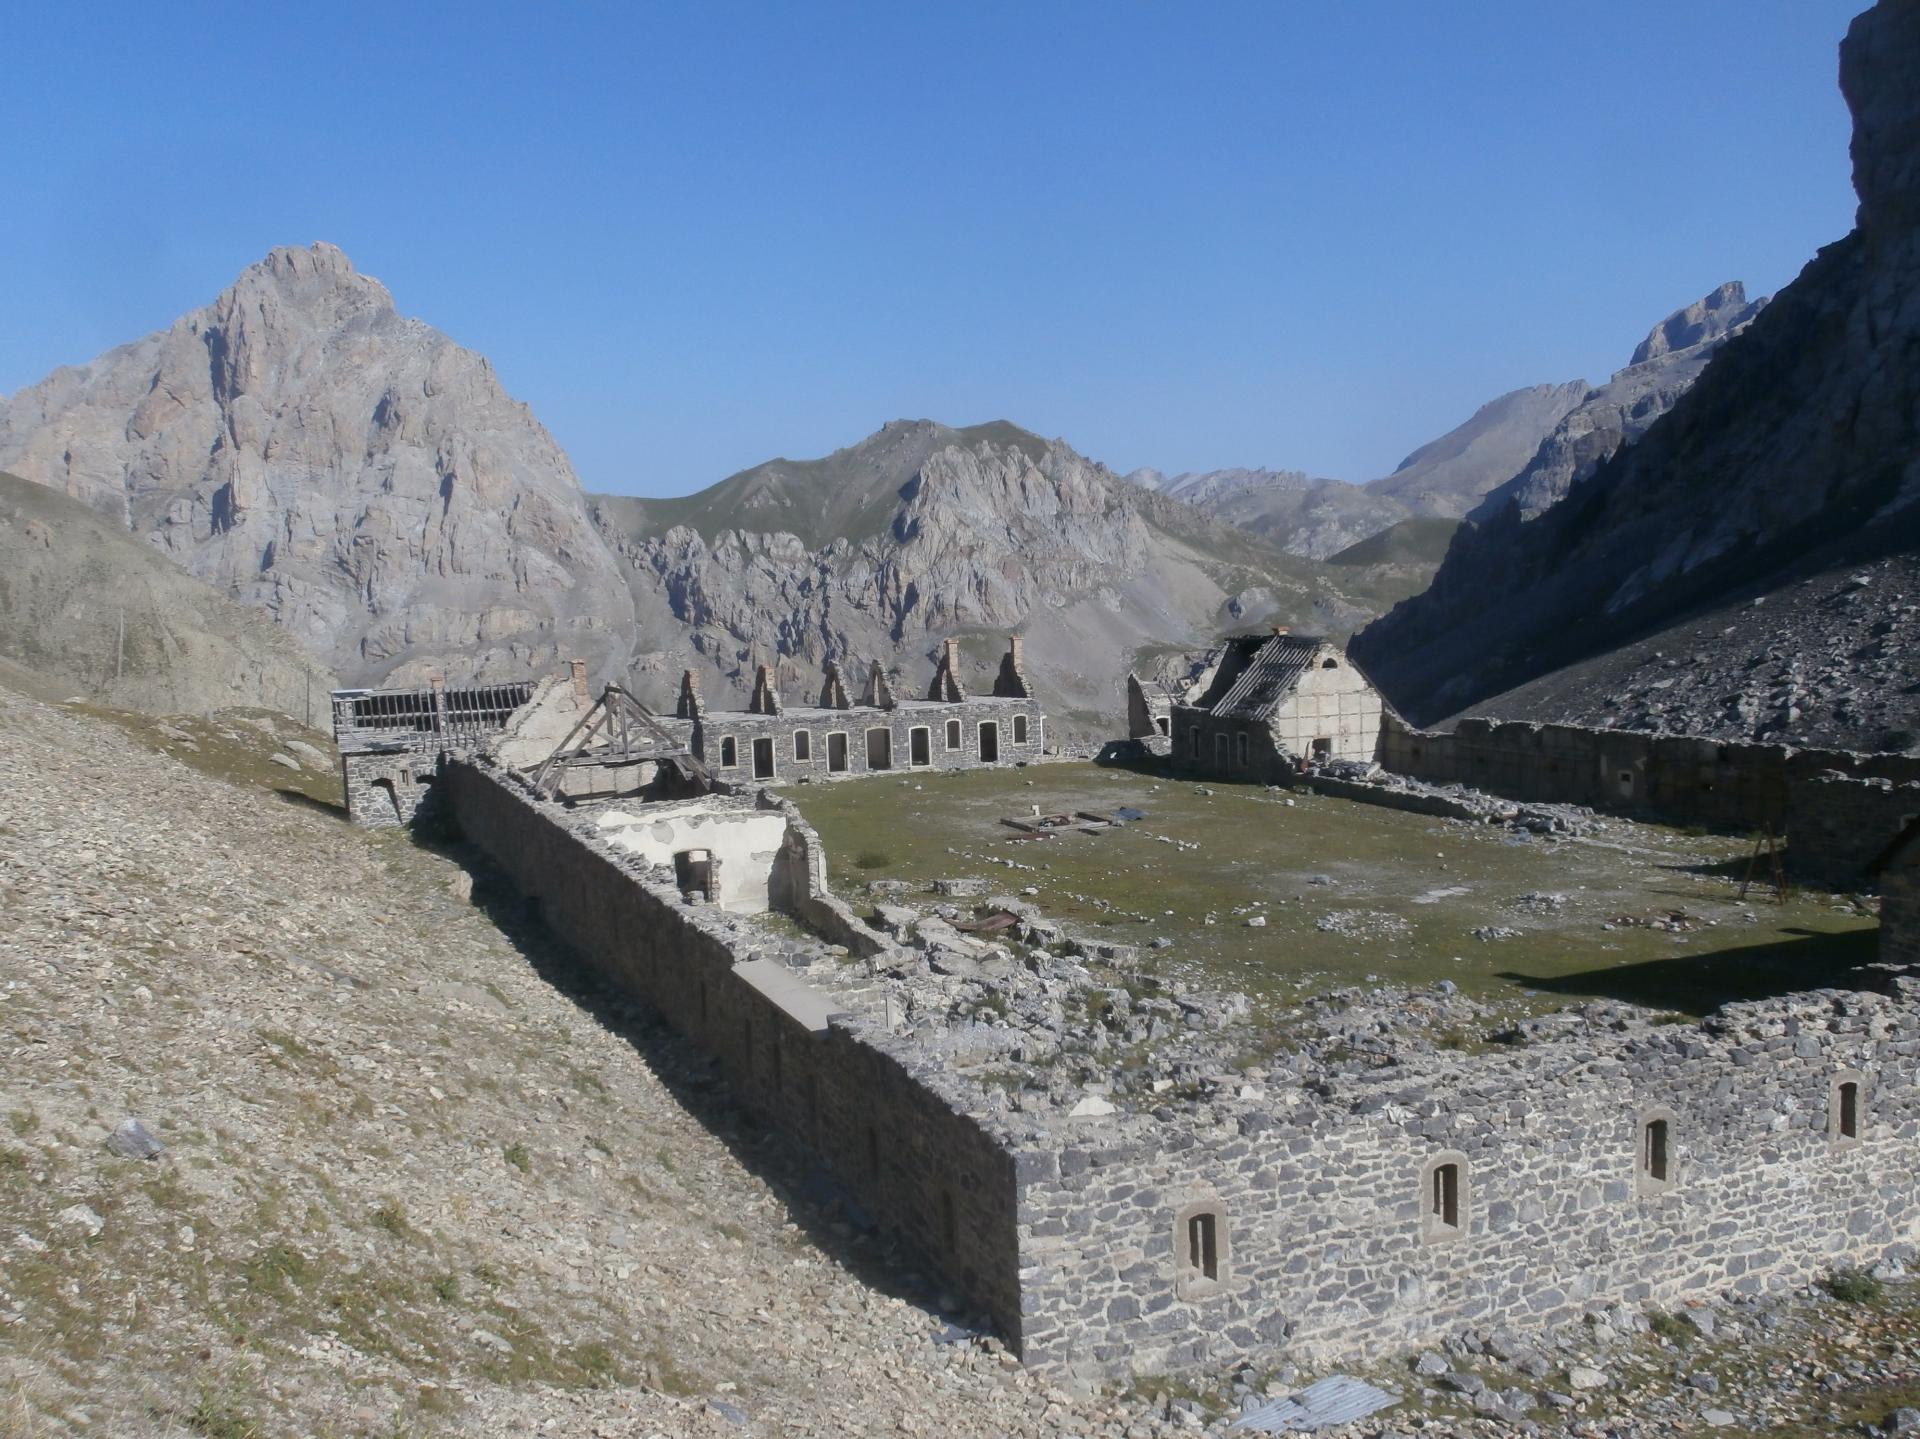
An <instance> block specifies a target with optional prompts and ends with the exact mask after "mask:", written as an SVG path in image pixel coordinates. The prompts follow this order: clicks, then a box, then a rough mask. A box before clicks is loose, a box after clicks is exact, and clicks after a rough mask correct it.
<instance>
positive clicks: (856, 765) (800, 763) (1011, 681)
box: [674, 636, 1046, 783]
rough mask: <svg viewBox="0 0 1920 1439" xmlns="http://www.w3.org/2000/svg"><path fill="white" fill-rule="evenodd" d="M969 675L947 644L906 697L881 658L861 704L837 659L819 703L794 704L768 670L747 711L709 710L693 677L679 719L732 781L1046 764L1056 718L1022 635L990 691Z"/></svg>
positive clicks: (706, 758)
mask: <svg viewBox="0 0 1920 1439" xmlns="http://www.w3.org/2000/svg"><path fill="white" fill-rule="evenodd" d="M960 671H961V659H960V644H959V641H957V640H947V641H946V642H945V643H944V644H943V645H942V646H941V649H940V659H939V662H938V664H937V665H936V667H935V669H934V674H933V681H932V683H931V684H929V685H928V687H927V690H926V693H925V695H924V696H923V697H921V698H917V699H916V698H906V699H902V698H899V697H898V696H896V694H895V693H894V690H893V686H892V684H891V682H890V681H889V680H888V678H887V673H886V671H885V670H884V669H883V668H882V667H881V666H880V664H879V663H878V662H875V663H874V664H872V665H871V666H870V667H869V668H868V670H867V674H866V676H865V682H864V684H862V685H861V687H860V689H859V690H858V692H857V698H856V696H855V694H853V693H850V692H849V690H848V688H847V685H846V681H845V679H844V678H843V677H842V675H841V673H840V669H839V666H838V665H835V664H833V663H831V662H829V663H828V665H827V667H826V673H825V675H824V676H823V678H822V681H821V685H820V693H819V696H818V700H817V702H816V703H814V704H800V705H792V704H788V703H787V702H786V701H785V700H784V699H783V698H782V696H781V694H780V691H779V689H778V688H777V687H776V685H775V684H774V681H773V679H772V676H771V673H770V671H769V670H768V668H767V666H765V665H761V666H759V668H758V672H757V674H756V675H755V678H754V685H753V698H752V700H751V701H750V702H749V703H748V706H747V708H746V709H745V710H744V711H742V710H719V709H710V708H708V707H707V705H706V704H705V703H704V701H703V700H702V698H701V694H700V689H699V686H698V684H697V683H696V682H695V677H694V675H693V673H692V672H691V671H689V672H688V673H687V674H686V675H685V676H683V677H682V679H681V683H680V701H679V703H678V705H677V706H676V707H675V711H674V713H675V717H676V718H678V719H680V720H683V721H687V722H689V723H691V725H692V727H693V728H692V735H691V743H692V748H693V752H694V753H695V754H696V755H698V756H699V757H700V759H701V761H702V762H703V763H705V764H706V766H707V767H708V768H709V769H711V770H712V771H713V772H714V774H715V775H717V776H718V777H719V778H721V779H723V780H744V781H758V782H773V783H780V782H784V781H787V780H791V779H798V778H808V779H834V778H839V777H841V776H847V775H860V774H874V773H879V772H883V771H887V770H916V769H964V768H969V767H972V766H975V765H996V764H1013V763H1025V762H1028V761H1031V760H1036V759H1038V758H1039V757H1040V755H1041V750H1042V745H1043V743H1044V738H1045V730H1046V717H1045V715H1044V714H1043V713H1042V712H1041V709H1040V705H1039V702H1038V701H1037V700H1036V699H1035V697H1034V694H1033V690H1032V688H1031V686H1029V684H1028V683H1027V676H1026V670H1025V667H1024V660H1023V657H1022V655H1021V648H1020V640H1019V637H1018V636H1015V637H1014V638H1013V639H1012V640H1010V641H1009V642H1008V645H1007V653H1006V655H1005V657H1004V658H1003V659H1002V660H1001V662H1000V669H999V673H998V674H997V675H996V676H995V677H994V680H993V684H992V687H991V689H990V690H989V691H988V693H986V694H984V695H973V694H969V693H968V692H967V688H966V685H965V684H964V682H963V681H962V679H961V673H960Z"/></svg>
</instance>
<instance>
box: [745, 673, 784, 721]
mask: <svg viewBox="0 0 1920 1439" xmlns="http://www.w3.org/2000/svg"><path fill="white" fill-rule="evenodd" d="M747 712H748V713H749V714H757V715H777V714H779V713H780V691H779V690H778V689H777V688H775V686H774V683H773V675H772V674H771V673H770V672H769V671H768V669H767V667H766V666H765V665H761V666H759V667H758V668H757V669H755V670H754V672H753V699H752V701H751V702H750V703H749V704H748V705H747Z"/></svg>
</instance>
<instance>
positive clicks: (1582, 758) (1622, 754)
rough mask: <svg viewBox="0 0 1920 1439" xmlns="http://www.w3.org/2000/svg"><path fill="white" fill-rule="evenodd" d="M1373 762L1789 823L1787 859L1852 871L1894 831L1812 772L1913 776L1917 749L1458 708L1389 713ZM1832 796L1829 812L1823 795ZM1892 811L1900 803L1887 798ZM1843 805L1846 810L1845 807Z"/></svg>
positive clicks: (1710, 818) (1583, 799)
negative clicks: (1442, 724) (1633, 727)
mask: <svg viewBox="0 0 1920 1439" xmlns="http://www.w3.org/2000/svg"><path fill="white" fill-rule="evenodd" d="M1379 759H1380V762H1381V764H1383V765H1384V766H1386V768H1388V769H1390V770H1393V771H1394V772H1396V773H1398V774H1404V775H1409V776H1412V777H1413V778H1415V779H1423V780H1429V781H1432V782H1434V783H1437V784H1465V785H1470V786H1472V787H1473V788H1475V789H1483V790H1486V791H1488V792H1489V793H1492V794H1497V795H1502V796H1505V797H1506V798H1509V799H1518V800H1534V801H1543V802H1549V803H1561V804H1583V805H1590V806H1592V807H1593V808H1595V809H1602V810H1611V811H1614V812H1620V813H1639V814H1651V815H1656V816H1659V817H1661V818H1665V819H1669V820H1672V821H1674V822H1677V823H1682V824H1708V825H1719V826H1728V827H1738V828H1743V829H1752V830H1759V829H1762V828H1766V827H1771V828H1772V829H1774V830H1775V832H1777V833H1785V834H1786V835H1787V836H1788V839H1789V844H1788V849H1787V855H1788V863H1789V865H1790V866H1791V867H1792V868H1793V869H1794V870H1795V871H1796V872H1797V873H1799V874H1801V875H1803V876H1804V877H1807V878H1818V879H1823V880H1826V881H1828V882H1846V880H1845V877H1848V876H1851V877H1854V878H1857V865H1856V864H1855V856H1859V857H1862V858H1864V859H1870V858H1871V857H1872V855H1873V854H1875V853H1877V852H1878V851H1879V849H1880V848H1881V847H1882V846H1884V845H1885V844H1886V843H1887V842H1888V841H1889V840H1891V839H1892V838H1893V836H1894V835H1895V834H1896V833H1898V830H1899V825H1898V824H1892V825H1891V827H1883V826H1881V824H1880V822H1879V821H1877V820H1876V821H1875V822H1874V823H1875V835H1874V839H1875V840H1877V843H1875V842H1870V841H1869V840H1866V839H1863V838H1862V837H1860V836H1859V835H1858V834H1857V832H1856V831H1854V830H1852V829H1850V828H1849V818H1848V816H1849V815H1851V816H1853V817H1855V818H1857V817H1859V815H1860V814H1861V813H1863V812H1864V811H1863V807H1864V806H1865V805H1868V804H1871V803H1872V801H1871V800H1861V799H1859V798H1858V796H1856V795H1854V794H1852V793H1849V792H1846V791H1843V790H1837V789H1832V788H1826V789H1821V788H1817V787H1815V786H1813V785H1812V784H1811V783H1809V782H1810V781H1813V780H1815V779H1817V778H1819V777H1821V776H1823V775H1825V774H1827V773H1829V772H1831V773H1835V774H1838V775H1841V776H1843V777H1846V778H1851V779H1885V780H1888V781H1891V782H1892V783H1893V784H1894V785H1896V786H1897V785H1907V784H1912V783H1915V782H1920V757H1916V756H1913V755H1905V754H1879V755H1861V754H1850V753H1848V752H1846V751H1843V750H1796V749H1791V748H1788V747H1787V746H1784V745H1769V744H1741V743H1729V742H1722V741H1718V740H1710V739H1696V738H1691V737H1688V736H1684V735H1663V734H1644V733H1640V732H1637V731H1626V730H1606V729H1583V728H1581V727H1579V726H1577V725H1554V724H1533V723H1522V722H1512V723H1502V722H1500V721H1496V720H1482V719H1467V720H1461V721H1460V723H1459V724H1458V725H1456V726H1455V727H1454V729H1453V731H1452V732H1451V733H1444V732H1440V731H1433V730H1417V729H1413V728H1412V727H1410V726H1408V725H1407V724H1406V723H1405V722H1404V721H1402V720H1401V719H1399V718H1398V717H1397V716H1395V715H1393V714H1391V713H1389V714H1388V715H1387V716H1386V719H1385V722H1384V723H1383V725H1382V727H1381V732H1380V754H1379ZM1828 806H1833V807H1835V811H1834V812H1833V813H1831V814H1829V813H1827V812H1826V811H1827V807H1828ZM1886 808H1887V810H1888V812H1889V813H1892V812H1893V811H1894V810H1897V808H1898V806H1897V805H1893V804H1890V805H1888V806H1887V807H1886ZM1841 811H1845V812H1847V813H1845V814H1843V813H1841Z"/></svg>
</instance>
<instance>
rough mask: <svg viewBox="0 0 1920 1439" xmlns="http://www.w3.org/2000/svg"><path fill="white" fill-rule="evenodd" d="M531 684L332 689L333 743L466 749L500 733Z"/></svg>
mask: <svg viewBox="0 0 1920 1439" xmlns="http://www.w3.org/2000/svg"><path fill="white" fill-rule="evenodd" d="M535 684H536V681H534V680H515V681H514V682H512V683H511V684H492V685H458V686H456V685H441V684H433V685H425V686H421V687H419V688H415V689H378V690H374V689H366V690H335V691H334V692H333V741H334V743H335V744H337V745H338V746H339V747H340V748H341V749H343V750H352V749H375V748H378V749H412V750H420V751H433V750H449V749H467V748H471V747H472V746H474V745H477V744H479V743H480V742H481V741H482V740H486V739H489V738H491V737H492V736H494V735H496V734H498V733H500V731H501V730H503V729H505V728H506V725H507V718H508V716H510V715H511V714H512V713H513V712H514V711H515V710H517V709H519V708H520V706H521V705H523V704H525V703H526V702H527V700H528V699H529V698H530V697H531V696H532V694H533V691H534V686H535Z"/></svg>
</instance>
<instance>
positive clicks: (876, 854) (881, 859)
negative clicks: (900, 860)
mask: <svg viewBox="0 0 1920 1439" xmlns="http://www.w3.org/2000/svg"><path fill="white" fill-rule="evenodd" d="M892 863H893V859H892V857H891V856H889V855H885V854H882V853H881V852H880V851H879V850H877V849H863V850H861V851H860V853H858V854H856V855H855V856H854V857H853V867H854V868H855V869H885V868H886V867H887V866H888V865H890V864H892Z"/></svg>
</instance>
